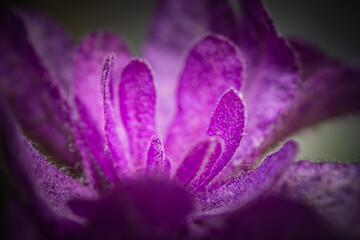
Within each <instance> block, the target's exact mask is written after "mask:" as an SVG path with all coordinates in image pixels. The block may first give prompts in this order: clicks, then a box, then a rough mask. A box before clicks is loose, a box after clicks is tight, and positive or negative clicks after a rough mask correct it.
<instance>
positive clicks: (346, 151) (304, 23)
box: [5, 0, 360, 162]
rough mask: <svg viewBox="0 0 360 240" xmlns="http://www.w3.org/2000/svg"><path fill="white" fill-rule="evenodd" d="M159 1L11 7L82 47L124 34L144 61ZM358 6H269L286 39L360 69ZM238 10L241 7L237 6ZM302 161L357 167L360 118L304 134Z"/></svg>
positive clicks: (302, 0) (331, 1)
mask: <svg viewBox="0 0 360 240" xmlns="http://www.w3.org/2000/svg"><path fill="white" fill-rule="evenodd" d="M155 2H156V1H154V0H119V1H114V0H101V1H75V0H52V1H46V0H32V1H30V0H16V1H8V0H5V3H7V4H13V5H18V6H23V7H30V8H34V9H37V10H40V11H42V12H45V13H47V14H48V15H49V16H51V17H52V18H54V19H56V20H57V21H58V22H60V23H61V24H62V25H63V26H64V27H65V28H66V29H67V30H68V31H69V32H70V34H71V35H72V36H73V38H74V39H75V40H76V41H79V40H80V39H81V37H82V36H83V35H84V34H86V33H87V32H89V31H91V30H95V29H108V30H112V31H115V32H117V33H118V34H120V35H121V36H122V37H123V38H124V39H125V40H126V41H127V42H128V46H129V47H130V48H131V49H132V51H133V53H134V54H136V55H138V54H139V52H140V48H141V43H142V42H143V40H144V39H145V37H146V33H147V29H148V25H149V23H150V19H151V16H152V13H153V9H154V5H155ZM232 2H235V1H232ZM357 2H358V1H352V0H343V1H338V0H326V1H322V0H318V1H307V0H296V1H295V0H292V1H288V0H277V1H276V0H265V3H266V5H267V7H268V9H269V10H270V13H271V15H272V17H273V18H274V21H275V24H276V25H277V27H278V29H279V30H280V32H282V33H283V34H284V35H290V36H301V37H303V38H306V39H308V40H310V41H311V42H313V43H315V44H316V45H318V46H319V47H320V48H322V49H324V50H326V51H327V52H328V53H329V54H330V55H332V56H337V57H339V58H340V59H342V60H344V61H348V62H353V63H356V62H357V63H360V14H359V10H360V8H359V7H358V4H357ZM234 5H236V4H234ZM296 138H297V139H298V140H299V142H300V144H301V154H300V156H299V159H304V158H305V159H308V158H311V159H315V160H321V159H326V160H328V161H346V162H350V161H356V160H359V159H360V116H348V117H345V118H342V119H335V120H330V121H328V122H326V123H323V124H320V125H318V126H315V127H313V128H311V129H307V130H304V131H303V132H300V133H298V134H297V135H296Z"/></svg>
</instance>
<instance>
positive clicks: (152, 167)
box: [146, 137, 170, 179]
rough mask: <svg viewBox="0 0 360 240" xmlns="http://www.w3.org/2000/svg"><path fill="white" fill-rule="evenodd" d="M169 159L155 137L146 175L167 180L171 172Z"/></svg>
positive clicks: (148, 157) (148, 155) (150, 150)
mask: <svg viewBox="0 0 360 240" xmlns="http://www.w3.org/2000/svg"><path fill="white" fill-rule="evenodd" d="M169 164H170V162H169V159H167V158H165V156H164V148H163V146H162V144H161V141H160V139H159V138H157V137H154V138H153V139H152V140H151V142H150V147H149V151H148V154H147V162H146V174H147V175H148V176H153V177H162V178H164V179H167V178H168V177H169V172H170V165H169Z"/></svg>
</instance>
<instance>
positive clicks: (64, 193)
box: [0, 103, 96, 235]
mask: <svg viewBox="0 0 360 240" xmlns="http://www.w3.org/2000/svg"><path fill="white" fill-rule="evenodd" d="M0 112H1V116H2V117H1V118H0V126H1V130H0V136H1V142H2V143H3V150H4V154H5V159H4V160H5V161H6V164H7V167H8V168H9V170H10V172H11V174H13V176H14V177H15V178H16V180H17V181H18V182H19V183H20V186H21V187H23V189H24V190H25V192H26V193H28V194H29V195H30V197H31V198H32V200H33V203H34V204H35V207H36V208H37V209H38V212H39V213H40V214H41V217H42V218H43V220H44V221H45V222H46V223H48V224H50V225H51V227H53V228H54V229H53V231H54V232H53V234H54V235H57V234H63V233H65V232H67V231H70V230H72V229H73V228H75V227H76V226H77V225H78V224H84V219H83V218H80V217H78V216H76V215H75V214H73V213H72V211H71V210H70V209H69V208H68V207H67V205H66V204H67V202H68V201H69V200H71V199H84V200H85V199H87V200H93V199H95V198H96V194H95V193H94V192H92V191H91V190H90V189H88V188H86V187H85V186H83V185H82V184H80V183H78V182H76V181H75V180H74V179H72V178H71V177H69V176H67V175H65V174H64V173H62V172H60V171H59V170H58V169H57V168H56V167H55V166H54V165H53V164H51V163H50V162H48V161H47V160H46V159H45V158H44V157H43V156H42V155H40V154H39V153H38V152H36V151H35V150H34V148H33V147H32V145H31V144H30V142H29V141H28V140H27V139H25V137H24V136H22V135H21V133H20V130H19V128H18V127H17V126H16V124H15V119H13V118H12V117H11V116H10V112H9V111H8V109H6V107H5V105H4V104H2V103H1V104H0Z"/></svg>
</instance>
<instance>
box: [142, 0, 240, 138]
mask: <svg viewBox="0 0 360 240" xmlns="http://www.w3.org/2000/svg"><path fill="white" fill-rule="evenodd" d="M154 16H155V17H154V20H153V24H152V26H151V27H150V33H149V36H148V39H147V42H146V43H145V46H144V51H143V52H144V54H143V56H144V57H145V58H146V59H148V60H149V61H150V64H151V65H152V66H153V68H154V71H155V72H156V76H157V77H156V79H157V81H159V94H158V96H159V101H158V102H159V107H158V109H159V111H158V112H159V116H158V118H157V122H158V124H160V125H162V126H164V129H166V127H167V126H168V125H169V122H170V121H171V120H172V117H173V114H174V113H175V112H174V109H175V105H176V104H175V98H174V97H173V96H174V95H175V94H174V93H175V91H176V85H177V84H176V82H177V79H178V75H179V73H180V71H181V68H182V66H183V60H184V59H185V55H186V53H187V51H188V49H189V48H190V47H191V45H192V44H193V42H194V41H196V40H198V39H199V38H201V37H203V35H204V34H207V33H208V32H213V33H217V34H221V35H224V36H226V37H228V38H229V39H232V40H234V39H235V38H236V37H235V36H236V26H235V20H234V15H233V13H232V9H231V7H230V6H229V4H228V2H227V1H223V0H197V1H192V0H181V1H177V0H161V1H158V5H157V8H156V10H155V14H154ZM163 135H164V133H163V132H160V136H161V137H163Z"/></svg>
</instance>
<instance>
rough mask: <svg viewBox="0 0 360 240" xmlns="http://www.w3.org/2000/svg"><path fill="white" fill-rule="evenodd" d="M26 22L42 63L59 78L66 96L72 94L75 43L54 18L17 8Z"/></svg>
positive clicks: (29, 37) (30, 38) (29, 36)
mask: <svg viewBox="0 0 360 240" xmlns="http://www.w3.org/2000/svg"><path fill="white" fill-rule="evenodd" d="M16 13H17V14H18V15H19V16H20V18H21V19H22V20H23V23H24V24H25V28H26V30H27V34H28V39H29V41H30V42H31V45H32V46H33V48H34V50H35V52H36V54H37V55H38V56H39V58H40V59H41V63H42V64H43V65H44V66H45V67H46V69H47V70H48V71H49V73H50V74H51V75H52V76H53V77H54V78H55V79H56V80H57V82H58V83H59V85H60V86H61V88H62V89H63V90H64V91H65V94H66V96H69V95H70V96H72V91H73V89H72V88H73V86H72V70H73V55H74V50H75V49H74V43H73V41H72V39H71V37H70V35H69V34H68V33H67V32H66V31H65V30H64V29H63V28H62V27H61V26H60V25H59V24H58V23H56V22H55V21H54V20H53V19H50V18H49V17H47V16H45V15H42V14H40V13H37V12H32V11H27V10H23V9H16Z"/></svg>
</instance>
